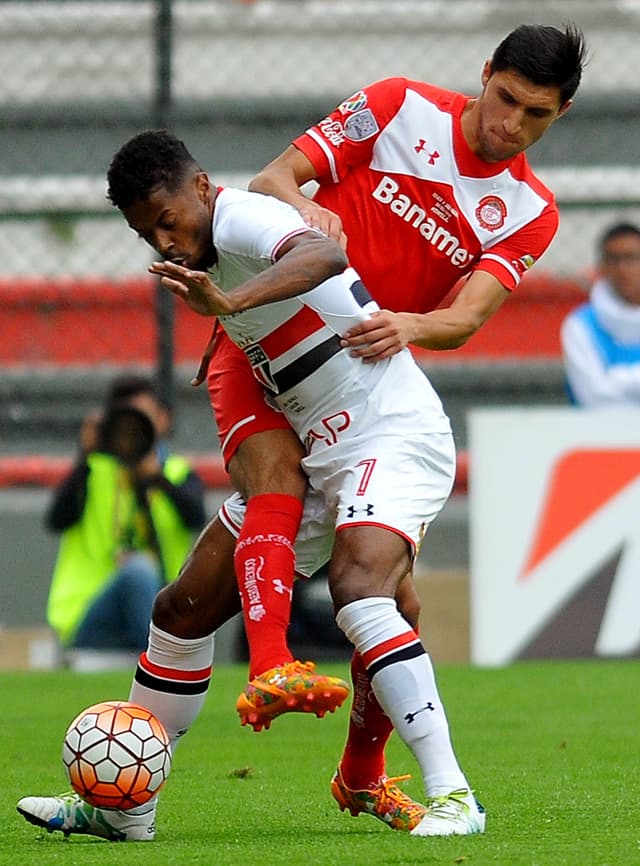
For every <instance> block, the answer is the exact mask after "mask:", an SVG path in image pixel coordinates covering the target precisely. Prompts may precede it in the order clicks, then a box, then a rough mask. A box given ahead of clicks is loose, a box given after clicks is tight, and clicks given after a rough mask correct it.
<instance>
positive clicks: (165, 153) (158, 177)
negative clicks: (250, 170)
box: [107, 129, 202, 210]
mask: <svg viewBox="0 0 640 866" xmlns="http://www.w3.org/2000/svg"><path fill="white" fill-rule="evenodd" d="M201 170H202V169H201V168H200V166H199V165H198V163H197V162H196V160H195V159H194V158H193V156H191V154H190V153H189V151H188V150H187V148H186V145H185V144H184V142H183V141H181V140H180V139H179V138H177V137H176V136H175V135H173V133H171V132H169V131H168V130H166V129H150V130H146V131H145V132H140V133H138V135H134V136H133V138H130V139H129V141H127V142H125V144H123V145H122V147H121V148H120V149H119V150H118V151H117V152H116V154H115V156H114V157H113V159H112V160H111V164H110V166H109V169H108V171H107V184H108V188H107V197H108V199H109V201H110V202H111V203H112V204H114V205H115V206H116V207H117V208H119V209H120V210H122V209H123V208H127V207H130V206H131V205H132V204H133V203H134V202H136V201H145V200H146V199H147V198H149V195H150V194H151V193H152V192H153V191H154V190H155V189H159V188H164V189H167V190H169V191H170V192H175V190H177V189H178V188H179V187H180V185H181V183H182V182H183V181H184V179H185V178H186V177H187V176H188V174H189V172H193V171H201Z"/></svg>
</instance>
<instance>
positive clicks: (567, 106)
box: [558, 99, 573, 117]
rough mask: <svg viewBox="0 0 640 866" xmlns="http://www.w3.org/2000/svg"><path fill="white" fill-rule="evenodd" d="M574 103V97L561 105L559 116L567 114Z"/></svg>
mask: <svg viewBox="0 0 640 866" xmlns="http://www.w3.org/2000/svg"><path fill="white" fill-rule="evenodd" d="M572 105H573V99H567V101H566V102H565V103H564V105H561V106H560V110H559V111H558V117H562V115H563V114H566V113H567V111H569V109H570V108H571V106H572Z"/></svg>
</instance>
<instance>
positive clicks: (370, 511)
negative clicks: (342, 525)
mask: <svg viewBox="0 0 640 866" xmlns="http://www.w3.org/2000/svg"><path fill="white" fill-rule="evenodd" d="M356 514H366V515H367V517H371V515H372V514H373V505H372V504H371V503H369V504H368V505H367V506H366V508H356V507H355V505H350V506H349V507H348V508H347V517H355V516H356Z"/></svg>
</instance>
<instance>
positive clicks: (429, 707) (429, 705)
mask: <svg viewBox="0 0 640 866" xmlns="http://www.w3.org/2000/svg"><path fill="white" fill-rule="evenodd" d="M425 710H431V712H432V713H435V711H436V708H435V707H434V706H433V704H432V703H431V701H429V702H428V703H427V704H426V705H425V706H424V707H420V709H419V710H416V711H415V713H407V714H406V716H405V717H404V720H405V722H406V723H407V724H408V725H410V724H411V722H413V720H414V719H415V717H416V716H418V715H420V713H424V711H425Z"/></svg>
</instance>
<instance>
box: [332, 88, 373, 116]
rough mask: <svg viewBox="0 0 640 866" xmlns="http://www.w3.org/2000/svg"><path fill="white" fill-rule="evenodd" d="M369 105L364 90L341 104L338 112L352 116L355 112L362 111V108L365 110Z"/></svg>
mask: <svg viewBox="0 0 640 866" xmlns="http://www.w3.org/2000/svg"><path fill="white" fill-rule="evenodd" d="M366 104H367V94H366V93H365V92H364V90H359V91H358V92H357V93H354V94H353V96H350V97H349V99H345V101H344V102H341V103H340V105H339V106H338V111H339V112H340V114H352V113H353V112H354V111H360V109H361V108H364V107H365V105H366Z"/></svg>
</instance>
